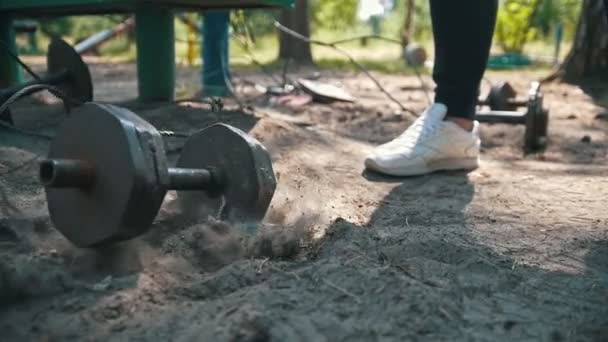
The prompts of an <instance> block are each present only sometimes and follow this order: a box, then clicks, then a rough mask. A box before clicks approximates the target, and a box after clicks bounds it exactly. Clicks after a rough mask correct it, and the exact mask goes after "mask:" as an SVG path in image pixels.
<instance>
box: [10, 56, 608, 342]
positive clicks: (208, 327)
mask: <svg viewBox="0 0 608 342" xmlns="http://www.w3.org/2000/svg"><path fill="white" fill-rule="evenodd" d="M92 70H93V77H94V79H95V82H96V85H97V88H96V96H97V98H98V99H99V100H107V101H112V102H119V103H122V104H124V105H126V106H128V107H130V108H132V109H133V110H135V111H136V112H137V113H138V114H140V115H142V116H143V117H145V118H146V119H148V120H150V121H151V122H152V123H153V124H154V125H156V126H157V127H159V128H161V129H164V130H175V131H180V132H190V131H194V130H196V129H199V128H202V127H205V126H206V125H208V124H211V123H214V122H226V123H229V124H232V125H235V126H237V127H239V128H241V129H243V130H246V131H247V132H250V134H252V135H253V136H255V137H256V138H258V139H259V140H260V141H261V142H262V143H263V144H264V145H265V146H266V147H267V148H268V150H269V151H270V153H271V154H272V159H273V162H274V167H275V170H276V173H277V177H278V180H279V184H278V188H277V193H276V196H275V198H274V199H273V203H272V208H271V210H270V212H269V214H268V216H267V219H266V220H265V222H263V223H262V224H260V225H258V226H253V227H252V226H250V225H249V226H246V227H243V226H230V225H226V224H224V223H222V222H215V221H205V220H199V221H200V222H197V221H191V220H188V219H186V218H183V217H180V215H179V211H178V210H177V209H176V208H177V206H176V203H175V201H174V198H175V196H174V194H172V193H169V194H168V196H167V198H166V201H165V203H164V205H163V208H162V210H161V212H160V213H159V215H158V217H157V220H156V221H155V223H154V225H153V227H152V228H151V230H150V231H149V232H148V233H147V234H145V235H144V236H142V237H140V238H138V239H135V240H133V241H129V242H126V243H123V244H119V245H116V246H113V247H112V248H109V249H105V250H97V251H89V250H80V249H77V248H75V247H73V246H72V245H70V244H69V243H68V242H67V241H66V240H65V239H64V238H63V237H62V236H61V235H59V234H58V233H57V232H56V231H55V230H54V228H53V226H52V223H51V222H50V221H49V218H48V214H47V210H46V202H45V198H44V193H43V191H42V189H41V188H40V186H39V184H38V183H37V181H36V172H37V170H36V167H35V163H32V161H35V160H36V158H38V155H44V154H45V153H46V146H47V142H46V141H45V140H41V139H35V138H32V137H24V136H21V135H18V134H14V133H12V132H8V131H4V130H3V131H1V132H0V143H1V144H0V190H1V191H0V196H1V197H0V200H1V205H0V307H1V308H0V329H2V331H3V335H2V336H3V337H6V338H7V340H11V341H21V340H48V341H63V340H79V341H80V340H91V341H97V340H142V341H148V340H154V341H157V340H180V341H182V340H183V341H190V340H204V341H346V340H348V341H353V340H354V341H375V340H390V341H403V340H431V341H470V340H482V341H514V340H515V341H520V340H521V341H525V340H531V341H539V340H541V341H601V340H603V339H605V337H606V336H608V318H607V317H608V302H607V301H606V293H607V291H608V243H607V241H608V230H607V224H608V216H607V214H606V198H608V180H607V179H606V175H608V167H607V164H606V161H607V159H606V158H607V156H606V150H607V146H608V144H607V141H606V132H607V128H608V126H607V124H606V122H605V120H602V119H601V114H602V113H605V112H606V108H605V107H602V106H605V105H606V103H605V102H604V100H605V96H606V92H605V89H604V90H601V89H599V90H598V88H597V87H595V88H593V91H589V90H588V89H582V88H579V87H576V86H572V85H565V84H557V83H556V84H549V85H547V86H546V87H545V93H546V96H545V98H546V101H547V104H548V105H549V106H550V110H551V121H550V145H549V148H548V149H547V151H546V152H544V153H542V154H537V155H524V154H523V153H522V152H521V149H520V145H521V143H522V137H523V129H522V128H521V127H512V126H507V125H483V127H482V135H483V162H482V165H481V168H480V169H478V170H476V171H474V172H471V173H468V174H465V173H459V172H449V173H438V174H435V175H430V176H425V177H414V178H407V179H400V178H386V177H381V176H378V175H374V174H366V173H365V172H363V165H362V161H363V159H364V156H365V154H366V152H367V151H369V150H370V149H371V148H373V146H375V145H376V144H377V143H380V142H384V141H386V140H389V139H390V138H392V137H393V136H394V135H396V134H398V133H400V132H401V131H402V130H403V129H404V128H406V127H407V126H408V125H409V124H410V123H411V121H412V120H413V116H411V115H410V114H408V113H405V112H400V111H399V110H398V109H397V108H396V107H395V106H393V105H392V104H391V103H390V102H388V101H387V100H386V99H385V98H384V97H383V95H382V94H381V93H380V92H378V91H377V90H376V89H375V88H374V87H373V84H371V83H370V82H369V81H368V80H366V79H365V78H363V77H362V76H360V75H355V74H333V75H327V77H326V79H327V80H329V81H332V82H334V81H338V80H341V82H342V83H343V84H345V85H346V86H347V87H348V88H349V89H350V90H351V91H352V92H353V94H354V95H355V96H356V97H357V99H358V101H357V103H355V104H333V105H321V104H313V105H311V106H307V107H304V108H298V109H293V108H291V109H290V108H281V107H276V106H274V105H271V103H270V102H269V101H267V99H264V98H263V97H259V96H253V95H252V96H250V97H247V98H245V99H244V101H245V102H246V103H247V104H248V105H250V106H253V107H255V109H256V111H255V114H251V113H244V112H242V111H238V110H234V109H235V108H236V107H234V106H233V105H234V104H231V103H228V110H227V111H226V112H222V113H214V112H210V111H209V110H208V108H207V107H206V106H205V105H202V104H199V103H180V104H155V105H153V106H150V105H146V106H143V105H139V104H137V103H134V102H130V101H127V100H129V98H133V97H135V89H136V88H135V87H134V86H133V84H132V83H133V82H132V80H133V79H135V78H134V70H135V68H134V66H132V65H119V66H116V65H114V66H108V65H103V64H98V65H93V66H92ZM179 74H180V79H181V80H182V81H184V82H186V83H187V82H191V84H196V83H195V82H196V78H197V76H198V75H197V74H196V73H194V72H193V71H192V70H180V72H179ZM193 75H195V76H196V77H195V76H193ZM245 77H247V78H248V79H252V80H258V81H260V82H263V81H264V77H263V76H261V75H257V74H247V75H245ZM379 77H380V79H381V81H382V82H383V84H384V85H385V86H386V87H387V88H388V89H389V91H391V92H392V93H394V95H395V96H396V97H397V98H398V99H400V101H402V102H403V103H406V104H407V105H408V107H411V108H412V109H415V110H421V109H423V108H424V106H425V105H426V100H425V98H426V97H425V95H424V93H423V92H421V91H420V90H419V89H418V88H417V87H418V81H417V79H416V78H415V77H409V76H379ZM489 77H491V78H499V77H503V76H500V75H498V74H490V75H489ZM507 77H508V78H509V80H510V81H511V82H512V83H513V85H514V86H515V88H516V89H517V90H518V92H520V93H522V94H523V93H525V90H526V88H527V84H528V83H529V81H530V80H532V79H533V78H534V77H536V75H534V74H526V73H522V74H519V75H517V77H514V76H507ZM427 81H428V80H427ZM429 84H430V82H429ZM43 99H46V98H45V97H43ZM13 112H14V113H15V116H16V118H17V123H18V125H20V127H24V128H28V129H34V130H37V131H40V132H45V133H48V134H52V133H53V132H54V130H55V128H56V125H57V123H59V122H61V120H62V118H63V115H64V114H63V113H62V111H61V109H60V107H59V105H58V104H54V105H42V104H40V103H39V101H37V100H28V101H25V102H23V103H20V104H19V105H17V106H15V108H14V109H13ZM598 115H599V116H598ZM596 117H598V118H596ZM585 137H587V138H585ZM182 143H183V140H182V139H179V138H167V147H168V150H170V151H171V153H170V160H171V162H174V161H175V158H176V156H177V155H178V153H179V147H180V146H181V144H182ZM253 228H255V229H253Z"/></svg>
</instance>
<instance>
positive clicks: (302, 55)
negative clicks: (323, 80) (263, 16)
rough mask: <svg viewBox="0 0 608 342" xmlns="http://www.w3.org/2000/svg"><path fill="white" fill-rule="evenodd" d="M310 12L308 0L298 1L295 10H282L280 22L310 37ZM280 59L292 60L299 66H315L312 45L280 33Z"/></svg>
mask: <svg viewBox="0 0 608 342" xmlns="http://www.w3.org/2000/svg"><path fill="white" fill-rule="evenodd" d="M308 12H309V8H308V0H296V6H295V8H293V9H284V10H281V16H280V18H279V22H280V23H281V24H282V25H284V26H286V27H288V28H290V29H292V30H294V31H296V32H298V33H299V34H301V35H303V36H306V37H310V20H309V15H308ZM279 59H282V60H292V61H294V62H296V63H299V64H313V61H312V52H311V50H310V44H309V43H307V42H304V41H301V40H299V39H297V38H294V37H292V36H290V35H289V34H287V33H284V32H279Z"/></svg>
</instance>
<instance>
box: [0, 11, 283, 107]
mask: <svg viewBox="0 0 608 342" xmlns="http://www.w3.org/2000/svg"><path fill="white" fill-rule="evenodd" d="M293 6H294V0H145V1H144V0H79V1H74V0H13V1H0V39H1V40H3V41H5V42H7V43H8V44H9V45H10V46H11V47H15V46H16V44H15V35H14V29H13V25H12V22H13V20H16V19H20V18H28V19H43V20H47V19H50V18H54V17H62V16H70V15H100V14H103V15H107V14H125V13H133V14H134V15H135V22H136V28H135V38H136V39H135V41H136V45H137V79H138V82H137V86H138V91H139V100H140V101H172V100H173V99H174V98H175V70H176V68H175V21H174V13H176V12H191V13H194V12H196V13H201V12H208V11H209V10H214V9H216V10H220V9H221V10H229V9H240V8H265V9H272V8H293ZM13 50H14V51H16V48H15V49H13ZM18 78H19V74H18V69H17V64H16V63H15V61H14V60H12V59H11V58H9V56H8V55H6V54H2V53H0V86H8V85H12V84H15V83H18V82H19V80H18Z"/></svg>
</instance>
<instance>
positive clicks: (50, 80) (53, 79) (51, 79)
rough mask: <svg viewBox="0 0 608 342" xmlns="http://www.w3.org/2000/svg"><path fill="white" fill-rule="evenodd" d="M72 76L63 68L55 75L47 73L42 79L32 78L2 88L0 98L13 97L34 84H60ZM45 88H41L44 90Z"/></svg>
mask: <svg viewBox="0 0 608 342" xmlns="http://www.w3.org/2000/svg"><path fill="white" fill-rule="evenodd" d="M69 76H70V72H69V71H68V70H63V71H61V72H58V73H56V74H54V75H47V76H43V77H41V78H40V80H30V81H27V82H24V83H21V84H17V85H14V86H12V87H8V88H4V89H0V100H2V99H6V98H9V97H11V96H12V95H13V94H15V93H16V92H18V91H19V90H21V89H23V88H25V87H29V86H31V85H34V84H50V85H58V84H60V83H62V82H63V81H65V80H66V79H67V78H68V77H69ZM42 90H44V89H40V90H39V91H42Z"/></svg>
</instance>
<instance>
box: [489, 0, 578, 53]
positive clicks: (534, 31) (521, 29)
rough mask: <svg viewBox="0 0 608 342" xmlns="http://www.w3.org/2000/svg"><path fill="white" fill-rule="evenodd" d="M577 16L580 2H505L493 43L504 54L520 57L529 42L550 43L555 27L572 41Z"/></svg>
mask: <svg viewBox="0 0 608 342" xmlns="http://www.w3.org/2000/svg"><path fill="white" fill-rule="evenodd" d="M580 12H581V1H580V0H504V1H502V3H501V7H500V10H499V11H498V18H497V22H496V32H495V37H494V39H495V42H496V43H498V44H499V45H500V47H501V48H502V49H503V50H504V52H507V53H509V52H514V53H521V52H522V51H523V49H524V46H525V44H526V43H527V42H529V41H532V40H536V39H539V38H545V39H553V32H554V30H555V29H556V27H557V26H558V25H563V27H564V31H565V38H566V39H571V38H572V36H573V35H574V31H575V30H576V24H577V22H578V18H579V16H580Z"/></svg>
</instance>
